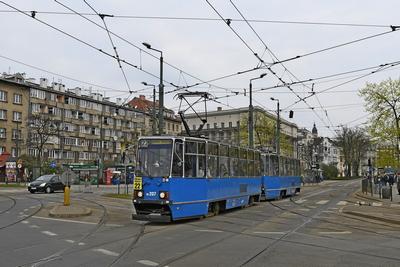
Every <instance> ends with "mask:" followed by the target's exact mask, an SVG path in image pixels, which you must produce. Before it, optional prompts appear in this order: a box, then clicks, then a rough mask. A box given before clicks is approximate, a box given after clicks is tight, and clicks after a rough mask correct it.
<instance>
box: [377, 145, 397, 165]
mask: <svg viewBox="0 0 400 267" xmlns="http://www.w3.org/2000/svg"><path fill="white" fill-rule="evenodd" d="M376 166H377V167H378V168H385V167H388V166H391V167H397V168H398V167H400V166H399V165H398V162H397V159H396V150H395V149H394V148H379V149H378V151H377V159H376Z"/></svg>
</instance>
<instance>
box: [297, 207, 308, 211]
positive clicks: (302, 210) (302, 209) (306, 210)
mask: <svg viewBox="0 0 400 267" xmlns="http://www.w3.org/2000/svg"><path fill="white" fill-rule="evenodd" d="M297 210H299V211H310V209H306V208H304V209H303V208H302V209H297Z"/></svg>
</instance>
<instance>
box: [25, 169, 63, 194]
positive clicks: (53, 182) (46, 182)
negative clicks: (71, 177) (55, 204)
mask: <svg viewBox="0 0 400 267" xmlns="http://www.w3.org/2000/svg"><path fill="white" fill-rule="evenodd" d="M64 187H65V185H64V184H63V183H62V182H61V180H60V177H59V176H58V175H55V174H47V175H42V176H40V177H38V178H37V179H36V180H35V181H33V182H31V183H29V184H28V191H29V192H31V193H32V194H33V193H35V192H45V193H52V192H54V191H64Z"/></svg>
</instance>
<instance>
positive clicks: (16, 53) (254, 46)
mask: <svg viewBox="0 0 400 267" xmlns="http://www.w3.org/2000/svg"><path fill="white" fill-rule="evenodd" d="M59 2H60V3H62V4H64V5H65V6H66V7H69V8H71V9H73V10H75V11H76V12H78V13H81V14H93V13H94V12H93V10H91V9H90V7H89V6H88V5H87V4H85V2H84V1H77V0H74V1H72V0H70V1H65V0H60V1H59ZM87 2H88V3H89V4H90V5H91V6H92V7H93V8H94V9H95V10H96V11H97V12H98V13H102V14H109V15H114V17H106V18H105V21H106V25H107V27H108V29H109V30H110V31H111V32H112V33H114V34H116V35H118V36H119V37H121V38H123V39H125V40H123V39H120V38H118V37H117V36H115V35H111V38H112V41H113V42H114V44H115V46H116V49H117V51H118V54H119V56H120V58H121V59H123V60H125V61H126V62H128V63H130V64H132V65H135V66H137V68H135V67H132V66H131V65H127V64H124V63H122V66H123V70H124V72H125V74H126V77H127V80H128V84H127V83H126V82H125V79H124V76H123V74H122V72H121V70H120V68H119V67H118V63H117V62H116V60H115V59H113V58H111V57H110V56H107V55H105V54H103V53H101V52H99V51H98V50H97V49H101V50H102V51H104V52H106V53H108V54H109V55H114V51H113V48H112V46H111V42H110V40H109V37H108V35H107V32H106V31H105V30H104V29H102V28H100V27H98V26H96V25H95V24H93V23H91V22H90V21H88V20H85V19H84V18H83V17H81V16H78V15H76V14H55V13H53V12H57V13H58V12H67V13H73V12H72V11H71V10H68V9H67V8H66V7H63V6H62V5H60V4H58V3H57V2H55V1H49V0H41V1H27V0H15V1H4V3H6V4H9V5H11V6H13V7H15V8H17V9H20V10H23V11H31V10H35V11H37V13H36V15H35V18H36V19H39V20H41V21H43V22H45V23H47V24H49V25H51V26H53V27H55V28H57V29H59V30H62V31H64V32H66V33H68V34H70V35H71V36H74V37H75V38H77V39H79V40H81V42H80V41H78V40H76V39H73V38H72V37H70V36H67V35H65V34H63V33H60V32H58V31H57V30H55V29H53V28H51V27H49V26H47V25H45V24H43V23H41V22H39V21H37V20H35V19H33V18H31V17H29V16H26V15H24V14H21V13H18V12H7V11H11V10H12V11H15V10H14V9H12V8H10V7H8V6H7V5H5V4H4V3H3V2H0V11H1V12H0V25H2V27H1V36H2V38H1V41H0V72H10V73H15V72H25V73H27V76H29V77H33V78H36V79H37V81H38V79H39V78H40V77H46V78H48V79H49V80H50V81H56V82H59V81H62V83H64V84H65V85H66V86H67V87H68V88H73V87H76V86H79V87H82V88H85V89H89V87H90V86H91V87H92V90H93V91H97V90H98V91H100V92H102V93H105V94H106V96H110V97H121V98H127V97H131V98H132V97H133V96H137V95H139V94H144V95H146V97H149V98H150V97H151V96H152V88H151V87H150V88H148V87H147V88H146V87H145V86H143V85H142V84H141V82H143V81H144V82H147V83H152V84H156V85H158V83H159V78H158V77H159V61H158V58H159V55H160V54H159V53H157V52H154V51H150V50H148V49H146V48H145V47H144V46H143V45H142V42H148V43H149V44H151V45H152V46H153V47H154V48H156V49H159V50H162V51H163V55H164V60H165V62H166V64H165V65H164V80H165V82H166V87H165V91H166V92H169V91H172V90H174V89H176V88H175V87H173V86H171V85H169V84H168V83H173V84H175V85H178V86H186V85H193V84H196V83H201V82H205V81H209V80H212V79H215V78H219V77H222V76H225V75H230V74H234V73H237V72H240V71H244V70H248V69H253V68H256V67H260V66H261V65H260V61H259V60H258V59H257V58H256V57H255V56H254V55H253V53H257V54H258V55H259V56H260V57H261V58H262V60H263V61H264V62H265V65H267V66H268V64H269V63H272V62H276V61H278V60H286V59H290V58H293V57H296V56H301V57H299V58H296V59H293V60H290V61H285V62H284V64H283V66H282V64H274V65H272V66H270V68H271V70H267V69H265V65H264V69H258V70H254V71H251V72H248V73H245V74H241V75H236V76H232V77H229V78H225V79H220V80H217V81H213V82H210V83H204V84H201V85H199V86H196V87H191V88H190V89H188V90H191V91H208V92H210V93H211V94H212V95H213V97H215V98H216V99H217V101H218V102H219V103H217V102H213V101H210V102H209V103H208V108H209V110H216V108H217V107H218V106H221V107H222V108H223V109H229V108H238V107H245V106H248V105H249V94H248V88H249V80H250V79H251V78H255V77H258V76H259V75H260V74H262V73H267V75H266V76H265V77H264V78H263V79H259V80H255V81H254V82H253V90H254V95H253V98H254V105H257V106H260V107H263V108H265V109H267V110H275V109H276V103H275V102H273V101H271V100H270V97H274V98H279V100H280V104H281V108H282V109H283V110H282V116H283V117H284V118H285V119H288V111H289V110H293V111H294V118H293V119H290V121H292V122H294V123H296V124H297V125H299V127H306V128H308V129H311V128H312V125H313V123H314V122H315V123H316V125H317V127H318V130H319V133H320V135H324V136H333V135H334V130H335V129H336V128H335V127H336V126H338V125H341V124H344V125H347V126H351V127H353V126H357V125H362V123H365V122H367V120H368V114H366V113H365V112H364V108H363V100H362V99H361V98H360V97H359V96H358V93H357V91H358V89H360V88H362V87H363V86H365V84H366V82H380V81H382V80H385V79H388V78H390V77H391V78H392V79H398V78H399V66H394V67H392V68H388V69H384V70H383V71H380V72H377V73H374V74H372V75H368V74H370V73H371V72H372V71H375V70H377V68H372V69H368V70H365V71H360V72H355V73H349V74H346V75H341V76H334V77H331V78H327V79H320V80H315V81H312V82H304V83H297V84H295V85H292V86H291V87H290V88H291V90H292V91H291V90H290V89H289V88H287V87H279V88H274V89H268V90H262V91H259V90H260V89H262V88H268V87H271V86H276V85H280V84H282V82H281V81H280V80H279V78H280V79H281V80H282V81H284V82H286V83H292V82H298V81H299V80H300V81H304V80H308V79H316V78H320V77H323V76H328V75H333V74H338V73H342V72H348V71H353V70H359V69H363V68H369V67H374V66H379V65H380V64H386V63H391V62H395V61H398V60H400V55H399V53H398V48H399V44H400V30H398V31H394V32H390V31H391V28H390V27H389V25H394V26H396V25H400V18H399V16H398V10H400V1H395V0H393V1H361V0H359V1H349V0H346V1H345V0H338V1H311V0H310V1H288V0H286V1H283V0H279V1H278V0H276V1H265V0H260V1H255V0H253V1H249V0H247V1H245V0H240V1H239V0H234V1H232V2H233V4H234V5H235V6H236V8H238V10H239V11H240V12H241V14H242V15H243V16H244V17H245V18H246V19H247V20H248V21H249V24H250V26H251V27H253V29H254V31H255V33H254V32H253V30H252V28H250V26H249V25H248V24H247V23H246V22H245V21H243V20H242V17H241V16H240V14H239V13H238V11H237V10H236V9H235V6H234V5H233V4H232V3H231V2H230V1H221V0H213V1H212V0H210V1H209V2H210V4H211V5H209V4H208V3H207V1H194V0H192V1H182V0H180V1H179V0H152V1H149V0H147V1H133V0H126V1H93V0H91V1H90V0H88V1H87ZM214 9H215V10H216V11H217V12H218V13H219V14H220V15H221V16H222V17H223V18H224V19H231V22H230V27H229V26H228V25H227V24H226V23H225V22H223V20H222V19H221V18H220V17H219V15H218V14H217V13H216V11H215V10H214ZM43 12H45V13H43ZM46 12H51V13H46ZM84 16H86V17H87V18H88V19H90V20H92V21H93V22H96V23H98V24H99V25H101V26H103V23H102V20H101V19H100V17H98V16H94V15H84ZM122 16H125V17H122ZM156 17H157V18H156ZM167 18H168V19H167ZM183 18H185V19H183ZM189 18H190V19H189ZM254 20H257V21H254ZM284 22H298V23H284ZM299 22H301V23H299ZM304 22H308V23H304ZM319 23H328V24H325V25H322V24H319ZM329 23H339V24H348V25H331V24H329ZM350 24H352V25H350ZM354 24H357V25H354ZM232 30H234V31H232ZM386 32H387V33H386ZM381 33H384V34H382V35H379V34H381ZM256 34H257V35H258V36H259V37H260V38H261V40H260V39H259V38H258V37H257V35H256ZM373 35H379V36H377V37H374V38H369V39H366V40H363V41H360V42H355V43H352V44H348V45H344V46H340V47H337V48H335V49H330V50H326V51H322V52H319V53H315V54H309V53H312V52H314V51H318V50H322V49H325V48H329V47H333V46H336V45H340V44H344V43H347V42H351V41H353V40H357V39H361V38H364V37H369V36H373ZM241 39H242V40H243V41H244V42H243V41H242V40H241ZM83 42H85V43H86V44H84V43H83ZM89 45H90V46H91V47H90V46H89ZM265 45H267V47H268V49H270V50H269V51H268V50H266V49H265ZM140 49H144V50H143V51H141V50H140ZM149 52H150V54H151V55H153V56H151V55H149V54H148V53H149ZM271 53H273V55H274V56H272V55H271ZM308 54H309V55H308ZM303 55H304V56H303ZM10 59H11V60H10ZM15 61H19V62H21V63H24V64H27V65H30V66H27V65H23V64H20V63H17V62H15ZM167 63H168V64H170V65H168V64H167ZM171 65H172V66H174V67H176V68H173V67H171ZM33 67H36V68H33ZM261 67H263V66H261ZM37 68H40V69H42V70H40V69H37ZM285 68H286V69H285ZM140 69H142V70H140ZM46 71H48V72H52V73H53V74H52V73H47V72H46ZM273 73H275V75H274V74H273ZM67 77H70V78H73V79H74V80H70V79H68V78H67ZM351 80H354V81H351ZM79 81H81V82H79ZM84 82H86V83H84ZM87 83H88V84H87ZM313 83H314V85H313ZM90 84H95V85H98V86H94V85H90ZM341 84H342V85H341ZM100 86H101V87H100ZM128 86H129V87H130V88H131V91H135V92H134V93H133V94H129V87H128ZM143 89H144V90H143ZM312 89H313V91H314V92H316V94H315V95H314V96H312V97H309V98H307V99H306V100H305V102H306V103H305V102H304V101H300V102H299V103H297V104H295V105H293V104H294V103H296V102H297V101H298V100H299V97H300V98H303V97H305V96H310V92H311V91H312ZM245 90H246V94H245V95H244V92H245ZM136 91H138V92H136ZM320 91H324V92H322V93H319V92H320ZM236 94H237V95H236ZM175 96H176V93H168V94H166V96H165V97H166V107H168V108H172V109H174V110H175V111H178V107H179V101H178V100H176V98H174V97H175ZM225 96H229V97H225ZM198 108H199V109H200V110H202V108H203V107H200V106H198ZM288 120H289V119H288Z"/></svg>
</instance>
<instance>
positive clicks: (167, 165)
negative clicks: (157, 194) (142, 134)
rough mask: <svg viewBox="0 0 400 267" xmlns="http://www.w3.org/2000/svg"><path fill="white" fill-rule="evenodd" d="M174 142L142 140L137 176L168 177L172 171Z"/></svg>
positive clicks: (139, 149)
mask: <svg viewBox="0 0 400 267" xmlns="http://www.w3.org/2000/svg"><path fill="white" fill-rule="evenodd" d="M171 157H172V140H168V139H142V140H140V141H139V146H138V155H137V166H136V173H137V175H142V176H150V177H168V176H169V175H170V169H171Z"/></svg>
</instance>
